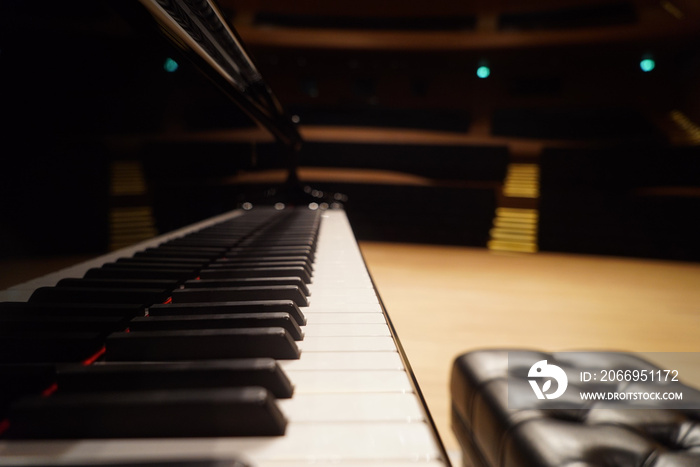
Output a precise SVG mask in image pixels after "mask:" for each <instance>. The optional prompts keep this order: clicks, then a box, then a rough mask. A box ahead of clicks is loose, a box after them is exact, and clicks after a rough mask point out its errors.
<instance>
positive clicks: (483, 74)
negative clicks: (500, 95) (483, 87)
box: [476, 65, 491, 79]
mask: <svg viewBox="0 0 700 467" xmlns="http://www.w3.org/2000/svg"><path fill="white" fill-rule="evenodd" d="M489 75H491V69H490V68H489V67H487V66H483V65H482V66H480V67H479V68H477V69H476V76H478V77H479V78H481V79H485V78H488V77H489Z"/></svg>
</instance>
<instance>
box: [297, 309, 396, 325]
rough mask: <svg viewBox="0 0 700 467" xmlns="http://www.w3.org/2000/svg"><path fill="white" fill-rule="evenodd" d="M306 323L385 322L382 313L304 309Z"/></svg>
mask: <svg viewBox="0 0 700 467" xmlns="http://www.w3.org/2000/svg"><path fill="white" fill-rule="evenodd" d="M304 315H305V316H306V325H307V326H309V325H312V324H313V325H317V324H386V318H384V315H383V314H382V313H376V312H372V313H342V312H337V313H329V312H322V311H321V312H314V311H309V310H308V309H305V310H304Z"/></svg>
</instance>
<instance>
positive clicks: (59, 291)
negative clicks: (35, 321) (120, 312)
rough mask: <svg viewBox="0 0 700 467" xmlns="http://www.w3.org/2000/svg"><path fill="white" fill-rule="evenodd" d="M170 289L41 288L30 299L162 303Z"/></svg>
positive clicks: (32, 300) (73, 301) (36, 301)
mask: <svg viewBox="0 0 700 467" xmlns="http://www.w3.org/2000/svg"><path fill="white" fill-rule="evenodd" d="M169 297H170V290H169V289H137V288H131V289H124V288H100V287H95V288H90V287H40V288H38V289H36V290H35V291H34V293H32V296H31V297H29V302H35V303H139V304H143V305H150V304H153V303H162V302H164V301H165V300H167V299H168V298H169Z"/></svg>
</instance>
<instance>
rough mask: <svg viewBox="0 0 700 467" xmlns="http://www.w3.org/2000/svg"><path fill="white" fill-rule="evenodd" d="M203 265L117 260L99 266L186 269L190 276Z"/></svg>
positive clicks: (147, 260)
mask: <svg viewBox="0 0 700 467" xmlns="http://www.w3.org/2000/svg"><path fill="white" fill-rule="evenodd" d="M203 264H208V263H200V262H198V261H195V262H192V261H189V260H185V261H171V262H169V261H167V260H164V261H161V260H157V261H150V260H149V259H147V258H119V259H118V260H117V261H115V262H113V263H105V264H103V265H102V266H101V268H102V269H123V268H142V269H145V268H149V269H187V270H188V271H189V272H190V274H192V273H195V272H197V270H198V269H201V267H202V265H203Z"/></svg>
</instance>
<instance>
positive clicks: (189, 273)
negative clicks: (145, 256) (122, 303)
mask: <svg viewBox="0 0 700 467" xmlns="http://www.w3.org/2000/svg"><path fill="white" fill-rule="evenodd" d="M122 266H125V267H109V266H108V267H100V268H92V269H89V270H88V271H87V272H86V273H85V276H84V277H86V278H91V279H92V278H94V279H156V280H158V279H174V280H177V281H183V282H184V281H186V280H187V279H193V278H194V277H196V275H197V271H198V268H181V267H180V268H168V267H159V266H157V267H150V266H144V265H143V264H140V265H126V264H125V265H122Z"/></svg>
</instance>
